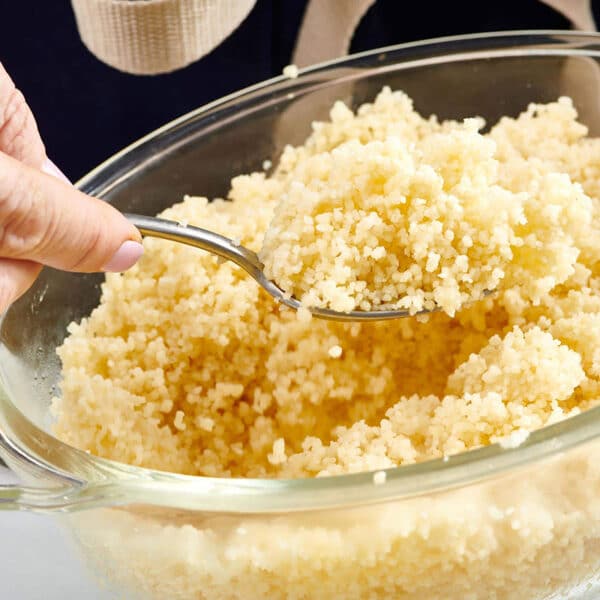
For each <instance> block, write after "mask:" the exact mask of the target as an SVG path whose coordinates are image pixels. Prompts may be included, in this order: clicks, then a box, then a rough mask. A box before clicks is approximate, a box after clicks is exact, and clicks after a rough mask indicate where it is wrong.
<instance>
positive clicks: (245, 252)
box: [125, 214, 437, 321]
mask: <svg viewBox="0 0 600 600" xmlns="http://www.w3.org/2000/svg"><path fill="white" fill-rule="evenodd" d="M125 216H126V217H127V218H128V219H129V220H130V221H131V223H133V224H134V225H135V226H136V227H137V228H138V229H139V230H140V233H141V234H142V235H144V236H151V237H157V238H162V239H164V240H171V241H173V242H179V243H181V244H187V245H188V246H194V247H196V248H201V249H202V250H206V251H207V252H211V253H212V254H216V255H217V256H220V257H221V258H224V259H226V260H230V261H231V262H233V263H235V264H236V265H238V266H239V267H241V268H242V269H244V271H246V273H248V275H250V276H251V277H252V278H254V279H255V280H256V282H257V283H258V284H259V285H260V286H261V287H262V288H263V289H264V290H266V291H267V292H268V293H269V294H271V296H273V298H275V300H276V301H277V302H280V303H281V304H284V305H285V306H289V307H290V308H293V309H294V310H298V309H299V308H301V307H302V306H303V305H302V303H301V302H300V301H299V300H296V298H294V297H293V296H292V297H290V295H289V294H287V293H286V292H284V291H283V290H282V289H281V288H280V287H279V286H278V285H277V284H275V283H274V282H273V281H271V280H270V279H267V277H266V276H265V274H264V271H263V264H262V263H261V262H260V259H259V258H258V255H257V254H256V252H252V250H249V249H248V248H245V247H244V246H240V245H239V244H236V243H235V242H234V241H233V240H231V239H230V238H227V237H225V236H222V235H219V234H218V233H215V232H214V231H208V230H207V229H201V228H200V227H194V226H192V225H182V224H181V223H176V222H175V221H169V220H167V219H158V218H156V217H146V216H144V215H132V214H126V215H125ZM306 308H307V309H308V310H309V311H310V312H311V313H312V314H313V315H314V316H315V317H317V318H319V319H327V320H330V321H382V320H387V319H398V318H401V317H409V316H414V315H411V314H410V313H409V312H408V311H407V310H372V311H362V310H353V311H351V312H338V311H335V310H330V309H328V308H317V307H309V306H307V307H306ZM435 310H437V309H434V311H435ZM434 311H429V310H422V311H420V312H418V313H417V314H427V313H430V312H434Z"/></svg>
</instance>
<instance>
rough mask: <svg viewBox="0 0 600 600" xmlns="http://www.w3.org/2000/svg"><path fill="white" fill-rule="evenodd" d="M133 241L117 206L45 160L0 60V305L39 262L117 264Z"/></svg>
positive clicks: (27, 282)
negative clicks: (73, 181)
mask: <svg viewBox="0 0 600 600" xmlns="http://www.w3.org/2000/svg"><path fill="white" fill-rule="evenodd" d="M140 242H141V236H140V233H139V231H138V230H137V229H136V228H135V227H134V226H133V225H131V224H130V223H129V221H127V219H126V218H125V217H124V216H123V215H122V214H121V213H120V212H119V211H117V210H116V209H115V208H113V207H112V206H110V205H109V204H107V203H106V202H103V201H101V200H98V199H96V198H92V197H90V196H87V195H86V194H83V193H82V192H79V191H78V190H76V189H75V188H74V187H73V186H72V185H71V184H70V183H69V182H68V180H67V179H66V177H65V176H64V175H62V173H61V172H60V171H59V170H58V169H57V168H56V167H55V166H54V165H53V164H52V163H51V162H50V161H49V160H48V158H47V157H46V150H45V148H44V144H43V142H42V140H41V138H40V135H39V132H38V129H37V125H36V122H35V119H34V117H33V115H32V114H31V111H30V109H29V107H28V106H27V103H26V101H25V99H24V97H23V95H22V94H21V93H20V92H19V91H18V90H17V89H16V88H15V86H14V84H13V82H12V80H11V79H10V77H9V75H8V74H7V73H6V71H5V70H4V68H3V67H2V64H1V63H0V312H2V311H4V310H5V309H6V308H7V307H8V306H9V305H10V303H11V302H13V301H14V300H16V299H17V298H18V297H19V296H21V295H22V294H23V293H24V292H25V291H26V290H27V289H28V288H29V287H30V286H31V285H32V283H33V282H34V280H35V278H36V277H37V276H38V274H39V272H40V270H41V268H42V266H43V265H48V266H50V267H54V268H57V269H62V270H65V271H77V272H81V273H91V272H95V271H124V270H126V269H128V268H129V267H131V266H132V265H134V264H135V263H136V262H137V260H138V259H139V257H140V256H141V255H142V252H143V249H142V245H141V243H140Z"/></svg>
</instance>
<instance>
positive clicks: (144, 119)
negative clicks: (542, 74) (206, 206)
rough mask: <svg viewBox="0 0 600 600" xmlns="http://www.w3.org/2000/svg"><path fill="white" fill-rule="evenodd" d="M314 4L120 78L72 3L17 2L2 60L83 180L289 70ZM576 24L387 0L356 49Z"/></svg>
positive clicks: (531, 11) (474, 2)
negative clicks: (164, 71) (142, 140)
mask: <svg viewBox="0 0 600 600" xmlns="http://www.w3.org/2000/svg"><path fill="white" fill-rule="evenodd" d="M331 1H335V0H331ZM599 3H600V2H598V1H596V2H595V13H596V20H597V21H598V17H600V14H599V13H600V11H599V6H598V4H599ZM305 5H306V1H305V0H258V1H257V4H256V6H255V7H254V9H253V10H252V12H251V13H250V15H249V16H248V18H247V19H246V20H245V21H244V23H243V24H242V25H241V26H240V27H239V28H238V29H237V30H236V31H235V32H234V33H233V34H232V35H231V36H230V37H229V38H228V39H227V40H225V41H224V42H223V43H222V44H221V45H220V46H219V47H217V48H216V49H215V50H213V51H212V52H211V53H210V54H209V55H207V56H205V57H204V58H202V59H201V60H200V61H198V62H196V63H195V64H193V65H190V66H189V67H187V68H185V69H182V70H180V71H177V72H175V73H171V74H168V75H159V76H153V77H148V76H134V75H127V74H124V73H120V72H118V71H116V70H114V69H112V68H110V67H108V66H106V65H104V64H102V63H101V62H99V61H98V60H97V59H96V58H94V57H93V56H92V55H91V54H90V53H89V52H88V51H87V50H86V48H85V47H84V46H83V45H82V43H81V41H80V40H79V36H78V34H77V30H76V26H75V21H74V17H73V13H72V11H71V7H70V3H69V2H67V0H54V1H52V2H9V3H5V6H4V7H3V8H2V9H1V13H0V18H1V20H2V27H1V34H0V61H2V62H3V63H4V65H5V67H6V69H7V71H8V72H9V73H10V74H11V75H12V77H13V79H14V80H15V82H16V84H17V85H18V87H20V88H21V90H22V91H23V92H24V94H25V95H26V97H27V99H28V101H29V104H30V106H31V108H32V110H33V112H34V114H35V115H36V117H37V120H38V125H39V127H40V130H41V132H42V136H43V138H44V140H45V142H46V146H47V151H48V155H49V156H50V157H51V158H52V159H53V160H54V161H55V162H56V163H57V164H58V165H59V166H60V167H61V168H62V169H63V170H64V171H65V173H66V174H67V175H68V176H69V177H70V178H72V179H76V178H78V177H80V176H81V175H83V174H84V173H85V172H86V171H88V170H89V169H91V168H92V167H94V166H95V165H96V164H98V163H99V162H101V161H102V160H104V159H105V158H106V157H108V156H109V155H110V154H112V153H113V152H115V151H116V150H118V149H120V148H122V147H123V146H125V145H127V144H128V143H130V142H132V141H134V140H135V139H137V138H139V137H140V136H142V135H144V134H145V133H147V132H149V131H151V130H152V129H154V128H156V127H158V126H159V125H162V124H163V123H165V122H167V121H169V120H171V119H173V118H175V117H177V116H179V115H181V114H183V113H185V112H187V111H189V110H191V109H193V108H196V107H198V106H200V105H202V104H205V103H206V102H208V101H210V100H214V99H216V98H219V97H220V96H223V95H225V94H228V93H230V92H232V91H235V90H236V89H239V88H242V87H245V86H247V85H250V84H253V83H256V82H259V81H261V80H263V79H267V78H269V77H272V76H274V75H277V74H279V73H281V71H282V69H283V67H284V66H285V65H286V64H288V63H289V62H290V57H291V55H292V50H293V46H294V41H295V38H296V35H297V32H298V29H299V27H300V23H301V20H302V15H303V12H304V8H305ZM568 28H569V23H568V21H567V20H566V19H565V18H563V17H562V16H561V15H560V14H559V13H557V12H555V11H553V10H552V9H551V8H549V7H547V6H545V5H544V4H542V3H540V2H539V1H538V0H498V1H495V2H494V1H489V2H482V1H481V0H453V1H452V2H449V1H446V0H429V1H419V0H414V1H410V2H409V0H379V1H378V2H377V3H376V4H375V5H374V7H373V8H371V9H370V10H369V12H368V13H367V14H366V15H365V17H364V19H363V20H362V22H361V24H360V25H359V27H358V30H357V31H356V34H355V36H354V39H353V41H352V47H351V51H353V52H354V51H360V50H367V49H371V48H376V47H378V46H384V45H389V44H397V43H401V42H407V41H412V40H418V39H425V38H429V37H437V36H442V35H454V34H461V33H474V32H484V31H499V30H506V29H568ZM323 35H327V32H326V24H323Z"/></svg>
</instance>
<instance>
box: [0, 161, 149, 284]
mask: <svg viewBox="0 0 600 600" xmlns="http://www.w3.org/2000/svg"><path fill="white" fill-rule="evenodd" d="M140 241H141V236H140V233H139V231H138V230H137V229H136V228H135V227H134V226H133V225H131V224H130V223H129V221H127V219H126V218H125V217H124V216H123V215H122V214H121V213H119V212H118V211H117V210H116V209H114V208H113V207H112V206H110V204H108V203H106V202H103V201H101V200H97V199H95V198H92V197H90V196H87V195H85V194H83V193H82V192H79V191H78V190H76V189H75V188H74V187H72V186H70V185H66V184H65V183H63V182H62V181H59V180H58V179H56V178H55V177H51V176H49V175H46V174H44V173H42V172H40V171H38V170H37V169H34V168H31V167H28V166H26V165H24V164H23V163H20V162H18V161H17V160H15V159H14V158H11V157H9V156H7V155H6V154H3V153H1V152H0V256H1V257H5V258H12V259H17V260H28V261H33V262H37V263H42V264H45V265H49V266H51V267H54V268H57V269H63V270H67V271H79V272H95V271H123V270H125V269H127V268H129V267H130V266H132V265H133V264H134V263H135V262H136V261H137V260H138V259H139V257H140V256H141V254H142V252H143V250H142V246H141V244H140V243H139V242H140Z"/></svg>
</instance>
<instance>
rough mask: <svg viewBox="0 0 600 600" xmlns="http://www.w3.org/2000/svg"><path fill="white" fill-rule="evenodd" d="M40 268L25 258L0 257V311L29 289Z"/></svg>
mask: <svg viewBox="0 0 600 600" xmlns="http://www.w3.org/2000/svg"><path fill="white" fill-rule="evenodd" d="M41 268H42V266H41V265H38V264H36V263H33V262H30V261H27V260H14V259H11V258H0V313H1V312H3V311H4V310H5V309H7V308H8V306H9V305H10V304H11V303H12V302H14V301H15V300H16V299H17V298H19V296H21V295H22V294H23V293H25V291H26V290H28V289H29V287H30V286H31V285H32V284H33V282H34V281H35V278H36V277H37V276H38V274H39V272H40V270H41Z"/></svg>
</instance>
